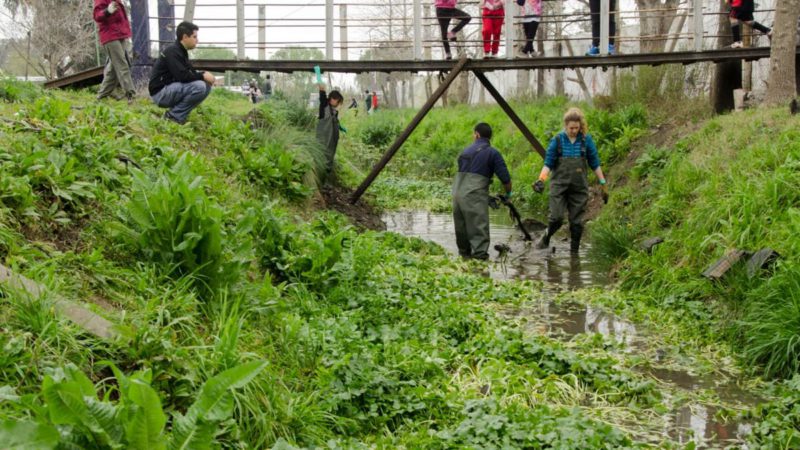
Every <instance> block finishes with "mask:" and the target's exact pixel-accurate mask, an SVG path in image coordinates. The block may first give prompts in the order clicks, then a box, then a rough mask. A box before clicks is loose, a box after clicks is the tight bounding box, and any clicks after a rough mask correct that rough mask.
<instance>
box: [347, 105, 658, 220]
mask: <svg viewBox="0 0 800 450" xmlns="http://www.w3.org/2000/svg"><path fill="white" fill-rule="evenodd" d="M512 106H513V107H514V109H515V110H516V111H517V113H518V114H519V116H520V117H522V119H523V120H525V122H526V124H527V125H528V126H529V127H530V129H531V131H532V132H533V134H534V135H535V136H537V137H539V139H540V140H541V142H542V145H544V146H545V147H547V145H548V143H549V141H550V138H552V137H553V136H555V135H556V134H557V133H558V132H559V131H561V130H562V129H563V124H562V122H561V119H562V117H563V115H564V112H566V110H567V107H568V102H567V100H566V99H564V98H555V99H551V100H548V101H540V102H533V103H515V104H513V105H512ZM415 112H416V111H412V110H386V111H381V112H380V113H379V114H373V115H371V116H368V117H367V118H366V119H362V120H358V121H356V122H355V124H354V125H353V126H349V125H348V130H349V131H350V133H349V134H350V135H351V136H350V137H348V140H347V144H348V145H346V146H343V147H341V150H340V152H341V153H342V154H343V156H345V157H346V158H347V159H348V160H350V161H357V163H355V167H354V168H350V174H349V175H348V176H346V178H345V180H346V181H347V182H348V183H351V184H355V183H358V182H360V181H361V179H362V178H363V176H364V172H368V170H369V169H371V168H372V165H373V164H374V163H375V162H376V161H377V160H378V159H379V158H380V156H381V155H382V154H383V152H384V151H386V149H387V147H388V145H389V144H390V143H391V142H393V141H394V138H395V137H397V135H399V134H400V132H401V130H402V128H403V127H405V126H406V124H407V123H408V122H410V121H411V118H412V117H413V114H414V113H415ZM585 112H586V114H587V119H588V122H589V132H590V133H591V134H592V135H593V137H594V138H595V141H596V142H597V145H598V147H599V149H600V156H601V158H602V160H603V163H604V164H609V163H614V162H618V161H620V160H622V159H623V158H624V157H625V156H626V155H627V154H628V153H629V152H630V151H631V144H632V142H633V140H634V139H636V138H637V137H638V136H641V135H642V133H643V131H644V130H645V129H646V128H647V115H646V113H645V110H644V108H643V107H642V106H640V105H636V104H634V105H630V106H626V107H623V108H621V109H619V110H617V111H611V112H610V111H605V110H599V109H588V108H587V109H586V111H585ZM348 119H349V120H354V119H352V118H348V117H344V118H343V120H345V121H346V120H348ZM481 121H483V122H487V123H488V124H490V125H491V126H492V128H493V131H494V136H493V138H492V145H494V146H495V147H497V148H498V149H499V150H500V151H501V153H502V154H503V157H504V158H505V159H506V162H507V163H508V165H509V167H511V168H512V177H513V181H514V191H515V199H521V200H518V201H517V203H518V204H519V205H524V206H525V207H527V208H529V209H531V210H532V211H534V212H538V213H540V214H543V213H544V212H545V211H546V209H547V202H546V198H547V197H546V196H542V195H538V194H535V193H534V192H533V189H532V188H531V183H532V182H533V181H535V180H536V177H538V175H539V169H541V166H542V159H541V157H540V156H539V155H538V154H537V153H536V152H535V151H534V150H533V149H532V148H531V145H530V144H529V143H528V142H527V141H526V140H525V138H524V137H523V136H522V135H521V134H520V133H519V130H518V129H517V128H516V127H515V126H514V124H513V123H512V122H511V120H510V119H509V118H508V116H506V114H505V113H504V112H503V111H502V110H501V109H500V108H499V107H496V106H495V107H483V108H475V107H471V106H466V105H459V106H456V107H452V108H447V109H441V108H437V109H434V110H432V111H431V112H430V113H429V114H428V116H427V117H426V118H425V119H424V120H423V121H422V123H420V125H419V126H418V127H417V129H416V130H415V131H414V133H413V134H412V135H411V137H410V138H409V139H408V141H407V142H406V143H405V144H404V145H403V147H402V148H401V149H400V151H399V152H398V153H397V155H396V156H395V158H394V159H393V160H392V161H391V162H390V163H389V165H388V167H389V168H390V169H391V170H387V173H384V174H381V176H380V177H379V178H378V179H377V180H376V182H375V185H374V188H371V192H374V193H375V198H376V201H377V202H378V205H380V206H384V207H386V208H388V209H400V208H410V209H413V208H420V207H421V206H425V207H426V208H425V209H432V210H437V211H444V210H449V207H450V183H451V182H452V179H453V176H454V175H455V167H456V159H457V158H458V155H459V153H460V152H461V151H462V150H463V149H464V147H466V146H467V145H469V144H470V143H471V142H472V139H473V138H472V130H473V127H474V126H475V125H476V124H477V123H478V122H481ZM495 183H498V184H497V186H495V190H496V191H497V192H499V191H500V190H501V188H500V187H499V182H497V181H496V182H495ZM416 194H420V195H416Z"/></svg>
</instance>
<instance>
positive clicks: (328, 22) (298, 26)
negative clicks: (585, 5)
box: [150, 0, 774, 60]
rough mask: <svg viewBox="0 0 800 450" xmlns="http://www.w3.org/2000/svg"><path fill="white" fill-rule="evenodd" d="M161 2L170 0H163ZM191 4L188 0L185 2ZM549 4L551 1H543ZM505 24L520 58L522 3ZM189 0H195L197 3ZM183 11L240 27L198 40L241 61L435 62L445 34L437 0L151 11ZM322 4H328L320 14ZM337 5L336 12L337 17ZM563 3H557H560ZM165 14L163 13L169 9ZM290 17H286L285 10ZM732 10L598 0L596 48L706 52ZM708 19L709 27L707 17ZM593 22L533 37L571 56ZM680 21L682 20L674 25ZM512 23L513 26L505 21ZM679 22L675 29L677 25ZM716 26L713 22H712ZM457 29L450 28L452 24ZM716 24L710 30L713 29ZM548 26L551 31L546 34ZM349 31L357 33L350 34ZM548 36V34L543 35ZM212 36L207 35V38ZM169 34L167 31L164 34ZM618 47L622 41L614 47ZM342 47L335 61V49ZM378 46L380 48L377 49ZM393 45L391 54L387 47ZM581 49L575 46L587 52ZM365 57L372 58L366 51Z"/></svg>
mask: <svg viewBox="0 0 800 450" xmlns="http://www.w3.org/2000/svg"><path fill="white" fill-rule="evenodd" d="M159 1H160V2H164V1H166V0H159ZM184 1H187V0H184ZM545 1H547V0H545ZM505 2H506V5H505V17H504V21H505V25H504V26H503V37H502V38H501V42H502V43H503V47H504V48H505V57H506V58H508V59H512V58H515V57H518V54H517V52H516V50H515V49H516V48H517V47H518V46H520V45H521V44H523V43H524V42H525V41H526V40H525V38H524V37H523V36H522V35H521V34H520V33H519V30H518V28H519V25H520V24H521V23H522V19H523V16H520V15H519V6H518V5H517V3H516V1H515V0H505ZM192 3H195V4H194V5H192ZM477 6H478V2H477V1H465V2H459V8H463V9H466V10H468V11H467V12H474V10H475V9H477ZM176 7H177V8H184V12H186V10H187V9H189V8H191V10H192V14H194V10H197V12H198V14H197V16H195V17H191V19H192V21H193V22H194V23H196V24H197V25H198V26H200V28H201V30H203V29H208V30H225V29H227V30H236V40H210V41H209V40H204V39H203V38H202V37H201V45H200V48H202V47H217V48H227V49H236V55H237V58H239V59H245V58H246V55H247V50H252V49H257V50H258V59H266V57H267V53H268V51H272V50H277V49H281V48H287V47H309V48H316V49H320V50H324V52H323V54H324V57H325V59H327V60H335V59H340V60H347V59H351V57H352V55H351V54H352V52H358V53H359V55H360V57H365V56H366V55H369V53H370V50H372V51H373V52H374V53H377V52H379V51H382V52H383V53H384V54H383V55H374V54H373V55H372V57H374V58H375V59H378V58H380V59H387V58H395V59H414V60H426V59H436V58H435V57H434V54H435V53H438V52H435V49H437V48H440V47H441V42H442V38H441V36H440V30H439V23H438V21H437V18H436V16H435V8H434V7H433V1H432V0H424V1H423V0H412V1H408V0H406V1H392V0H381V1H380V2H376V3H372V2H368V1H363V0H362V1H358V0H356V1H353V2H337V3H334V0H324V3H319V4H311V5H298V4H295V3H269V4H266V5H265V4H259V3H245V2H244V0H232V1H230V2H227V3H222V2H220V3H213V4H197V3H196V2H190V1H187V3H174V4H172V5H170V7H169V8H162V7H161V5H160V6H159V15H157V16H151V17H150V19H151V20H157V21H158V23H159V27H160V28H161V29H162V31H163V29H166V30H167V31H170V30H172V33H173V34H172V35H174V27H175V25H176V24H177V23H178V22H180V21H181V20H184V19H186V18H188V17H186V14H184V16H183V17H180V16H178V15H176V14H175V8H176ZM289 7H294V8H299V7H303V8H313V9H314V10H313V11H314V13H313V14H310V16H311V17H268V16H267V14H266V13H267V11H268V8H274V9H276V10H280V8H289ZM219 8H231V9H234V8H235V10H236V17H211V14H213V13H214V12H215V11H219ZM253 8H257V9H258V15H257V17H253V15H252V14H250V15H249V16H248V15H247V14H246V13H252V12H253ZM317 8H324V9H323V10H322V11H319V10H318V9H317ZM336 8H338V16H337V15H336V14H335V11H336ZM559 8H560V7H559ZM772 11H774V10H773V9H760V10H758V11H756V14H757V15H759V16H760V18H764V15H763V14H764V13H769V12H772ZM165 12H167V13H168V14H167V15H165V14H164V13H165ZM287 15H289V14H287ZM726 15H727V13H726V12H720V11H708V10H706V9H705V8H704V7H703V1H702V0H689V2H688V4H687V5H685V6H683V5H682V6H678V7H673V8H658V9H651V10H619V11H615V12H612V11H611V10H610V0H601V10H600V36H599V38H600V45H599V50H600V53H601V56H602V55H607V54H608V48H609V47H608V43H609V41H610V39H611V38H612V37H613V38H614V40H615V41H616V42H618V43H621V44H623V45H622V46H621V47H622V51H624V52H626V53H631V51H630V50H632V49H634V48H635V47H637V46H636V45H633V44H641V43H643V42H652V41H661V42H664V43H665V44H666V43H667V42H669V43H671V46H668V48H667V50H670V49H675V48H676V47H677V43H679V42H680V43H682V47H683V48H684V49H693V50H695V51H702V50H703V49H704V48H707V45H705V42H706V41H708V40H710V39H716V38H718V37H720V36H719V35H717V34H716V33H711V32H709V31H707V30H708V29H714V30H716V29H717V27H716V25H717V23H716V21H717V20H725V17H726ZM471 16H472V20H471V22H470V23H469V24H468V25H467V27H466V28H465V30H467V31H466V32H464V34H463V36H464V37H462V38H461V39H459V40H458V43H457V45H458V48H459V49H461V50H462V51H467V52H469V53H470V55H471V56H473V57H474V56H478V55H480V50H479V49H480V47H481V46H482V44H483V39H481V37H480V29H481V27H482V21H481V20H480V19H481V17H480V15H479V14H471ZM610 16H614V17H615V18H616V22H617V27H616V28H617V33H616V35H615V36H611V35H610V30H609V20H608V19H609V17H610ZM644 16H646V17H647V18H648V20H651V19H655V20H657V19H659V18H670V17H671V18H673V20H671V21H670V23H671V25H672V26H671V27H670V28H675V29H674V30H673V29H670V30H667V31H666V32H663V33H654V34H646V35H643V34H642V33H641V32H639V33H636V34H635V35H631V34H624V33H623V31H624V30H625V24H626V23H628V24H630V23H632V22H634V21H636V20H641V19H642V18H643V17H644ZM706 19H711V20H710V22H712V23H711V24H709V23H708V22H709V20H706ZM590 22H591V16H590V14H589V13H588V12H573V13H565V12H563V11H560V12H559V11H556V12H555V13H544V14H543V15H542V17H541V21H540V28H539V32H538V34H539V36H537V39H536V41H537V42H538V43H540V44H539V45H542V46H543V45H544V44H545V43H549V44H550V45H551V46H552V47H553V49H552V50H553V51H555V52H558V54H559V55H560V54H561V52H563V51H564V50H563V48H562V47H561V45H562V44H567V45H566V47H567V50H568V51H569V52H570V53H572V52H573V47H572V45H571V43H572V42H578V43H581V44H582V45H584V44H587V45H586V46H588V42H589V41H591V39H592V37H591V34H588V35H587V34H586V31H585V28H586V25H587V24H588V23H590ZM673 22H677V23H673ZM508 23H512V24H514V26H508V25H507V24H508ZM676 25H677V26H676ZM709 25H711V26H709ZM451 26H452V25H451ZM712 27H713V28H712ZM253 29H257V31H258V39H257V40H255V41H254V40H252V39H249V40H248V39H246V37H247V36H249V35H252V34H253V33H252V30H253ZM275 30H279V32H280V33H284V32H285V31H288V30H300V31H301V32H302V34H303V35H304V36H310V37H309V38H306V39H293V38H277V39H267V38H266V35H267V31H271V32H275ZM337 30H338V31H339V33H338V39H337V38H335V36H336V33H335V31H337ZM545 30H546V31H545ZM351 33H352V34H355V35H356V36H357V37H356V38H355V39H351ZM543 33H547V35H546V36H544V35H543ZM208 34H212V33H205V35H208ZM159 36H160V38H159V39H157V40H153V41H151V43H157V44H160V45H163V44H166V43H169V42H173V39H172V38H171V36H170V34H169V32H166V33H163V32H162V33H160V34H159ZM165 36H169V39H166V38H165ZM617 47H618V48H619V47H620V46H619V45H618V46H617ZM337 49H338V50H339V51H340V52H339V57H338V58H337V57H336V56H337V55H336V53H335V50H337ZM379 49H380V50H379ZM388 49H391V50H394V51H393V52H388V51H387V50H388ZM581 50H582V48H581V49H580V50H577V51H579V52H581V53H582V51H581ZM367 57H368V56H367Z"/></svg>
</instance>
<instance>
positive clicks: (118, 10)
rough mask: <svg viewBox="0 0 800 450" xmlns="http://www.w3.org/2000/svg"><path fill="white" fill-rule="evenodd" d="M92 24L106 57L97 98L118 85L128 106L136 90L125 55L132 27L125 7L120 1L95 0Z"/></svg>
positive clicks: (100, 97)
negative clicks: (94, 23) (93, 22)
mask: <svg viewBox="0 0 800 450" xmlns="http://www.w3.org/2000/svg"><path fill="white" fill-rule="evenodd" d="M94 21H95V22H96V23H97V31H98V34H99V36H100V44H102V45H103V48H104V49H105V51H106V54H107V55H108V58H107V59H106V66H105V69H104V70H103V82H102V84H100V90H98V91H97V99H98V100H100V99H102V98H105V97H108V96H109V95H111V94H112V92H114V89H116V88H117V86H119V87H121V88H122V91H123V92H124V95H125V97H126V98H127V99H128V103H132V102H133V98H134V96H135V95H136V89H135V88H134V87H133V80H132V79H131V61H130V55H129V54H128V39H130V38H131V24H130V22H129V21H128V14H127V12H126V11H125V5H124V4H123V3H122V1H121V0H94Z"/></svg>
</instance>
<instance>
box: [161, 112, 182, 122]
mask: <svg viewBox="0 0 800 450" xmlns="http://www.w3.org/2000/svg"><path fill="white" fill-rule="evenodd" d="M164 119H166V120H169V121H171V122H175V123H177V124H178V125H183V122H181V121H180V120H178V119H176V118H175V117H173V115H172V114H170V113H169V111H164Z"/></svg>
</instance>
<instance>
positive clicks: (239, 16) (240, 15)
mask: <svg viewBox="0 0 800 450" xmlns="http://www.w3.org/2000/svg"><path fill="white" fill-rule="evenodd" d="M244 56H245V55H244V0H236V58H237V59H240V60H242V59H244Z"/></svg>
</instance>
